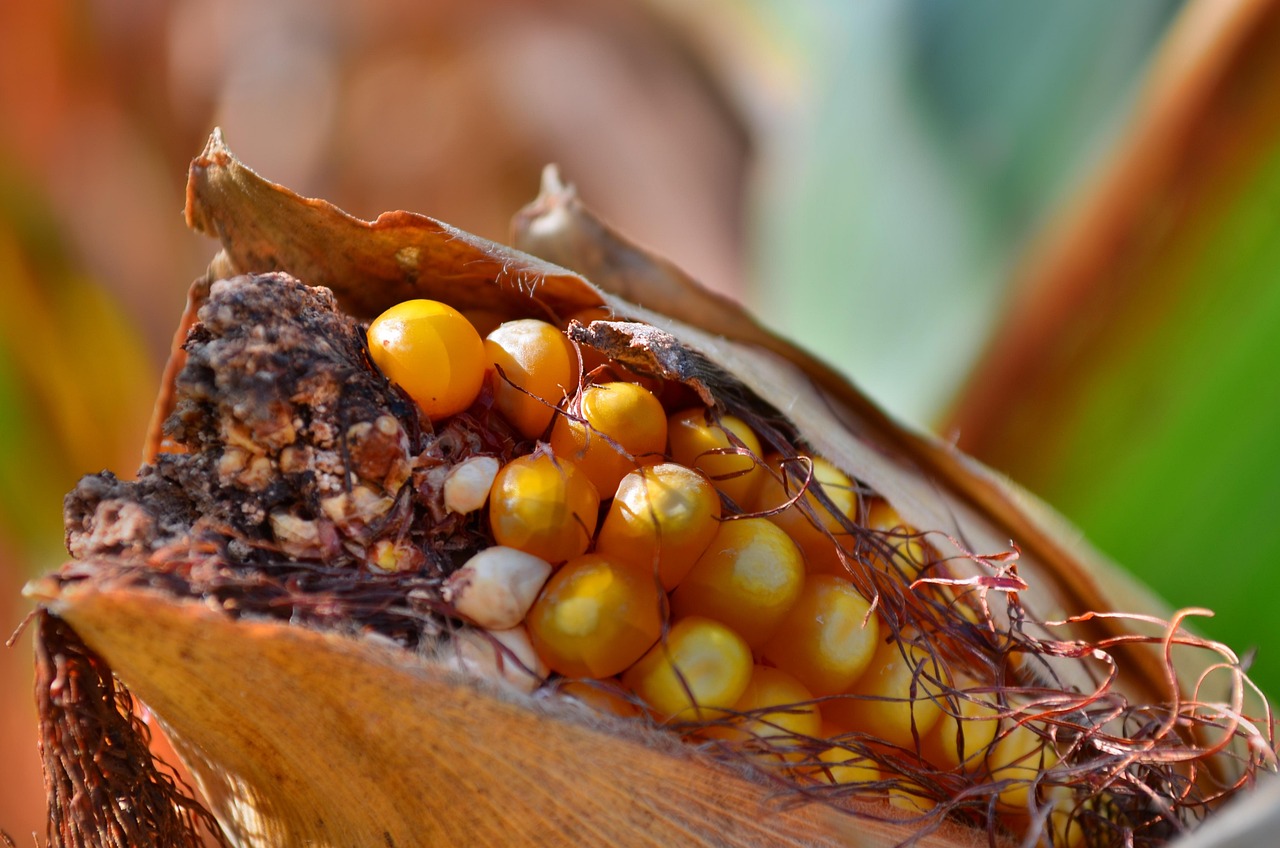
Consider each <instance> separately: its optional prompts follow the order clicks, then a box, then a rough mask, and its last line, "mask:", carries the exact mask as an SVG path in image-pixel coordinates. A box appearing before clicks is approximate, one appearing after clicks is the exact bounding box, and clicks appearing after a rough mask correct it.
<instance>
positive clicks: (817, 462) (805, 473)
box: [752, 454, 858, 576]
mask: <svg viewBox="0 0 1280 848" xmlns="http://www.w3.org/2000/svg"><path fill="white" fill-rule="evenodd" d="M765 466H766V469H767V470H766V471H765V472H764V473H763V474H762V475H761V478H762V482H761V484H760V489H759V491H758V492H757V494H756V499H755V501H754V503H753V504H752V509H753V510H755V511H756V512H766V511H769V510H774V509H777V508H778V507H780V506H782V505H783V504H785V503H787V502H788V501H791V500H792V499H794V498H796V496H797V495H799V494H800V490H801V489H802V488H805V483H806V481H808V484H809V488H808V489H806V490H805V494H804V497H802V498H800V499H799V500H797V501H796V502H795V503H793V504H792V505H791V506H789V507H787V508H786V509H784V510H782V511H781V512H777V513H774V514H772V515H770V516H769V520H770V521H772V522H773V523H774V524H777V525H778V526H779V527H781V528H782V529H783V530H785V531H786V532H787V535H789V536H790V537H791V538H792V539H794V540H795V541H796V544H798V545H799V546H800V549H801V550H802V551H804V555H805V559H806V560H807V561H808V563H809V570H810V571H818V572H822V573H825V574H835V575H838V576H843V575H844V574H846V569H845V566H844V564H843V563H842V562H841V560H840V557H839V555H838V554H837V553H836V545H837V543H839V544H841V545H842V546H843V547H844V549H845V550H846V551H851V550H854V548H855V544H854V539H853V537H852V536H851V535H850V534H849V533H848V531H846V530H845V528H844V526H843V524H842V523H841V518H843V519H844V520H846V521H852V520H853V518H854V517H855V516H857V514H858V496H857V493H856V492H855V490H854V485H853V480H851V479H850V478H849V475H847V474H845V473H844V472H843V471H841V470H840V469H839V468H836V467H835V466H834V465H832V464H831V463H830V462H827V461H826V460H825V459H823V458H822V457H818V456H815V457H802V458H796V459H793V460H787V461H783V459H782V457H781V456H779V455H778V454H771V455H770V456H768V457H767V458H766V459H765ZM810 467H812V477H811V476H810V470H809V469H810ZM784 481H785V484H784ZM815 486H816V487H820V488H821V489H822V493H823V494H824V495H825V496H826V497H827V499H828V500H830V501H831V502H832V503H833V504H834V505H835V507H836V509H837V510H838V511H839V513H840V516H841V518H837V517H836V516H835V515H833V514H832V513H831V511H830V510H829V509H827V507H826V506H824V505H823V504H822V503H821V502H820V501H819V500H818V498H817V497H816V496H815V495H814V494H813V493H812V492H813V487H815Z"/></svg>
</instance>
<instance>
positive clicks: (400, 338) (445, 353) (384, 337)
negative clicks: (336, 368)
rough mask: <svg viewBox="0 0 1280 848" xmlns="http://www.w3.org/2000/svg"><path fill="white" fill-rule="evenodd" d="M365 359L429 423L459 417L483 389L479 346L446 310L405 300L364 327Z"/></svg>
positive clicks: (454, 312) (470, 332)
mask: <svg viewBox="0 0 1280 848" xmlns="http://www.w3.org/2000/svg"><path fill="white" fill-rule="evenodd" d="M368 338H369V355H370V356H371V357H373V361H374V362H375V363H376V364H377V366H378V368H379V370H381V371H382V373H383V375H384V376H386V378H387V379H388V380H390V381H391V382H393V383H395V384H396V385H398V386H400V388H402V389H404V390H405V391H406V392H408V393H409V397H411V398H413V399H414V401H415V402H416V403H417V404H418V406H420V407H422V411H423V412H424V413H426V416H427V417H428V418H430V419H431V420H432V421H435V420H437V419H440V418H446V417H448V416H450V415H454V414H456V413H459V412H461V411H462V410H464V409H466V408H467V407H468V406H470V405H471V404H472V402H474V401H475V399H476V396H477V395H479V394H480V387H481V386H482V385H484V371H485V352H484V343H483V342H481V340H480V334H479V333H477V332H476V330H475V327H473V326H471V323H470V322H469V321H468V320H467V319H466V318H465V317H463V315H462V313H461V312H459V311H458V310H456V309H454V308H453V307H452V306H446V305H445V304H443V303H438V302H436V301H434V300H407V301H405V302H404V303H398V304H396V305H395V306H393V307H391V308H390V309H388V310H387V311H386V312H383V313H382V314H381V315H379V316H378V317H377V318H375V319H374V321H373V323H372V324H370V325H369V333H368Z"/></svg>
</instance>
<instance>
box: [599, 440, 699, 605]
mask: <svg viewBox="0 0 1280 848" xmlns="http://www.w3.org/2000/svg"><path fill="white" fill-rule="evenodd" d="M719 519H720V496H719V495H718V494H716V490H715V489H714V488H713V487H712V485H711V483H710V481H708V480H707V478H706V477H704V476H703V475H702V474H701V473H699V472H697V471H694V470H693V469H692V468H685V467H684V466H683V465H676V464H675V463H672V462H665V463H662V464H661V465H654V466H650V467H648V468H640V469H637V470H635V471H632V472H631V473H630V474H628V475H627V476H626V477H623V478H622V482H621V483H619V484H618V490H617V493H616V494H615V495H614V497H613V503H612V504H610V506H609V513H608V515H606V516H605V519H604V524H603V525H602V526H601V528H600V536H599V538H598V539H596V547H595V549H596V551H597V552H598V553H602V554H607V555H608V556H611V557H615V558H616V559H620V560H623V561H625V562H630V563H634V564H635V565H637V566H640V567H642V568H646V569H649V570H650V571H652V570H653V569H654V568H656V569H657V573H658V576H659V578H660V579H661V580H662V585H663V588H665V589H668V590H670V589H673V588H675V587H676V585H677V584H679V583H680V581H681V580H683V579H684V578H685V575H686V574H688V573H689V569H691V568H693V564H694V562H696V561H697V559H698V557H700V556H701V555H702V552H703V551H705V550H706V549H707V545H708V544H710V542H711V539H712V538H713V537H714V536H715V535H716V530H717V529H718V528H719V527H720V524H719Z"/></svg>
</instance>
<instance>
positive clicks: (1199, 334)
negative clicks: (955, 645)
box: [946, 2, 1280, 689]
mask: <svg viewBox="0 0 1280 848" xmlns="http://www.w3.org/2000/svg"><path fill="white" fill-rule="evenodd" d="M1278 36H1280V10H1278V9H1277V8H1276V6H1275V5H1274V4H1267V3H1253V2H1237V3H1230V4H1225V3H1213V2H1209V3H1201V4H1194V5H1192V6H1190V7H1188V9H1187V10H1186V13H1185V14H1184V15H1183V17H1182V18H1181V19H1180V20H1179V22H1178V24H1177V28H1176V30H1175V31H1174V32H1173V34H1172V35H1171V37H1170V39H1169V41H1168V42H1167V43H1166V44H1165V46H1164V48H1163V49H1162V51H1161V53H1160V55H1159V56H1158V58H1157V61H1156V64H1155V66H1154V67H1153V70H1152V73H1151V77H1150V79H1149V81H1148V85H1147V88H1146V91H1145V94H1144V97H1143V99H1142V102H1141V106H1140V109H1139V111H1138V113H1137V116H1136V118H1135V120H1134V122H1133V125H1132V126H1131V127H1130V128H1129V132H1128V135H1127V137H1126V138H1125V140H1124V141H1123V143H1122V144H1121V145H1120V146H1119V148H1118V149H1117V150H1116V151H1115V153H1114V154H1113V156H1112V158H1111V161H1110V162H1109V163H1108V164H1107V166H1106V167H1105V168H1104V169H1103V170H1102V171H1101V172H1100V173H1099V174H1098V176H1097V178H1096V180H1095V182H1094V183H1093V184H1092V185H1091V186H1090V187H1089V188H1088V190H1087V191H1086V192H1084V194H1083V195H1082V196H1081V197H1080V198H1079V199H1078V201H1077V202H1076V203H1075V204H1074V205H1073V206H1072V207H1070V209H1069V210H1068V211H1067V213H1066V214H1065V215H1064V216H1063V217H1062V219H1061V220H1059V221H1058V222H1057V224H1056V225H1055V226H1054V227H1052V228H1051V229H1050V230H1049V232H1048V233H1047V234H1046V236H1045V238H1044V239H1043V241H1042V243H1041V245H1040V248H1039V250H1038V251H1037V252H1036V253H1035V254H1033V255H1032V256H1031V257H1030V258H1029V260H1028V262H1027V264H1026V266H1025V268H1024V270H1023V273H1022V274H1021V276H1020V279H1019V282H1018V289H1017V290H1018V297H1017V299H1016V300H1015V302H1014V303H1013V305H1012V306H1011V308H1010V310H1009V312H1008V314H1007V315H1006V318H1005V321H1004V330H1003V332H1001V333H1000V334H999V335H998V343H997V344H996V345H993V347H992V348H991V349H990V350H989V352H988V355H987V356H986V358H985V359H984V360H983V362H982V363H981V364H980V365H979V366H978V367H977V369H976V370H975V371H974V373H973V375H972V377H971V379H970V381H969V384H968V386H967V387H966V389H965V390H964V391H963V392H962V394H961V395H960V400H959V401H958V402H957V405H956V407H955V409H954V410H953V412H952V414H951V416H950V420H949V422H948V423H947V424H946V428H947V429H948V430H950V431H954V432H956V433H958V434H959V445H960V447H961V448H963V449H964V450H966V451H970V452H972V453H974V454H975V455H976V456H978V457H980V458H982V459H983V460H984V461H986V462H989V463H991V464H992V465H994V466H995V467H998V468H1001V469H1003V470H1005V471H1007V472H1008V473H1010V474H1012V475H1013V476H1015V477H1016V478H1018V479H1019V480H1020V481H1022V482H1023V483H1025V484H1026V485H1028V486H1029V487H1030V488H1032V489H1034V490H1035V491H1037V492H1038V493H1040V494H1041V495H1042V496H1044V497H1045V498H1046V499H1048V500H1049V501H1051V502H1052V503H1054V504H1055V505H1057V506H1058V507H1060V508H1062V509H1063V510H1064V511H1065V512H1066V514H1068V515H1069V516H1071V517H1072V518H1073V519H1074V520H1076V521H1078V522H1079V523H1080V524H1081V526H1082V527H1083V529H1084V530H1085V532H1086V533H1087V534H1088V535H1089V536H1090V538H1092V539H1093V540H1094V541H1095V543H1097V544H1098V545H1099V546H1100V547H1101V548H1103V549H1104V550H1106V551H1108V552H1109V553H1110V554H1112V555H1114V556H1115V557H1116V558H1117V559H1119V560H1120V561H1122V562H1124V563H1125V564H1126V565H1128V566H1129V567H1130V568H1132V569H1134V571H1135V572H1136V573H1138V574H1139V575H1141V576H1142V577H1143V578H1145V579H1146V580H1148V581H1149V582H1150V583H1151V584H1152V585H1154V586H1158V587H1160V589H1161V590H1162V591H1163V592H1164V593H1165V594H1166V595H1167V596H1168V597H1169V598H1170V600H1171V601H1173V602H1174V603H1175V604H1197V605H1205V606H1209V607H1212V608H1213V609H1215V610H1216V611H1217V612H1218V614H1219V615H1218V618H1216V619H1214V620H1213V621H1211V622H1206V623H1205V624H1204V629H1205V630H1206V631H1208V632H1209V633H1211V634H1213V635H1214V636H1216V637H1217V638H1222V639H1224V640H1227V641H1231V642H1233V643H1235V644H1238V645H1241V646H1244V645H1249V644H1260V645H1263V646H1265V647H1266V648H1267V649H1269V650H1266V651H1264V652H1263V653H1262V654H1261V656H1260V661H1259V665H1258V670H1259V678H1260V680H1261V681H1262V682H1263V683H1264V685H1265V686H1267V687H1269V688H1272V689H1275V688H1276V687H1278V686H1280V664H1277V663H1276V662H1275V660H1274V659H1273V657H1272V654H1271V652H1272V651H1274V650H1275V649H1276V648H1277V647H1280V624H1278V623H1276V621H1275V618H1274V616H1272V615H1271V605H1270V600H1269V598H1270V596H1271V594H1272V590H1273V589H1274V588H1275V585H1276V584H1275V583H1274V582H1273V581H1270V580H1265V581H1264V582H1263V583H1261V584H1260V583H1259V582H1258V581H1259V575H1264V574H1268V573H1270V572H1271V571H1273V570H1274V563H1273V559H1274V557H1273V556H1272V553H1271V552H1272V551H1274V550H1275V549H1276V548H1277V546H1280V525H1277V524H1276V522H1275V521H1274V520H1273V519H1272V515H1273V513H1274V511H1275V508H1276V506H1277V505H1280V482H1278V481H1280V476H1278V475H1277V474H1276V473H1275V469H1277V468H1280V448H1278V447H1277V442H1276V439H1275V438H1274V434H1275V433H1276V432H1277V429H1280V394H1278V393H1277V391H1276V390H1275V386H1276V381H1275V378H1274V373H1273V372H1274V368H1273V364H1274V363H1275V362H1276V361H1277V357H1280V345H1278V344H1277V338H1280V337H1277V335H1276V332H1275V328H1276V326H1278V325H1280V298H1278V297H1277V292H1278V291H1280V290H1278V289H1277V287H1276V285H1275V281H1276V272H1275V269H1276V268H1277V267H1280V248H1277V245H1280V238H1278V237H1280V219H1278V218H1277V216H1276V214H1275V209H1276V206H1277V203H1280V121H1277V120H1276V117H1275V116H1276V114H1277V104H1278V103H1280V60H1278V59H1277V57H1276V55H1275V51H1274V50H1273V49H1272V46H1273V45H1274V43H1275V39H1276V38H1277V37H1278ZM1246 585H1254V586H1257V587H1258V590H1257V591H1248V592H1244V591H1241V587H1242V586H1246Z"/></svg>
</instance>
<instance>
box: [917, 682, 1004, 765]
mask: <svg viewBox="0 0 1280 848" xmlns="http://www.w3.org/2000/svg"><path fill="white" fill-rule="evenodd" d="M972 697H973V698H974V699H976V700H969V699H968V698H965V697H963V693H961V695H960V696H957V697H956V699H955V700H944V701H943V702H942V707H941V708H942V715H941V716H939V718H938V723H937V724H935V725H934V726H933V729H932V730H930V731H929V732H928V733H927V734H925V735H924V737H923V738H922V739H921V740H920V753H921V756H923V757H924V758H925V759H926V760H928V761H929V762H931V763H933V764H934V765H935V766H937V767H938V768H941V769H958V768H960V767H962V766H963V767H964V770H965V771H972V770H973V769H975V768H979V767H981V766H982V764H983V762H984V761H985V759H986V755H987V748H988V747H990V746H991V743H992V741H993V740H994V739H995V737H996V731H997V730H998V729H999V727H1000V720H999V718H998V716H999V714H1000V711H999V709H997V708H996V707H995V706H993V705H991V704H990V703H987V701H988V699H989V698H990V697H991V696H989V695H973V696H972ZM953 712H955V713H958V714H959V717H958V718H957V717H956V715H953V714H952V713H953ZM962 752H963V753H962Z"/></svg>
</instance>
